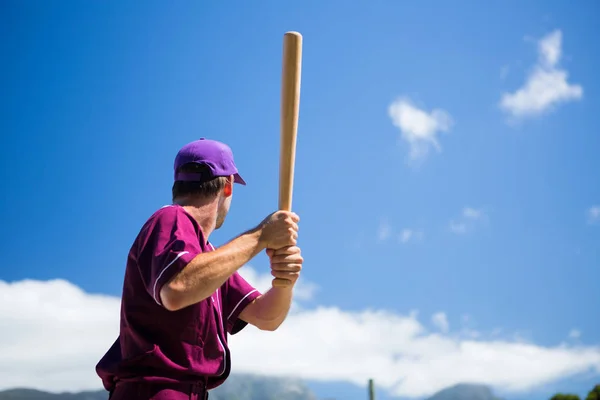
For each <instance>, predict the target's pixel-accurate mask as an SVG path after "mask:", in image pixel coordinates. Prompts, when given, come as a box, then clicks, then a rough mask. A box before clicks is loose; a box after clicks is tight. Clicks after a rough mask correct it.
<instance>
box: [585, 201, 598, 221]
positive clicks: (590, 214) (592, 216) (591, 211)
mask: <svg viewBox="0 0 600 400" xmlns="http://www.w3.org/2000/svg"><path fill="white" fill-rule="evenodd" d="M587 220H588V223H590V224H595V223H600V205H599V206H592V207H590V208H588V210H587Z"/></svg>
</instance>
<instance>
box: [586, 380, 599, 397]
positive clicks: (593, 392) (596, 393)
mask: <svg viewBox="0 0 600 400" xmlns="http://www.w3.org/2000/svg"><path fill="white" fill-rule="evenodd" d="M585 400H600V384H599V385H596V386H594V388H593V389H592V390H591V391H590V392H589V393H588V395H587V397H586V398H585Z"/></svg>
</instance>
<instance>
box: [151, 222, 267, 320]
mask: <svg viewBox="0 0 600 400" xmlns="http://www.w3.org/2000/svg"><path fill="white" fill-rule="evenodd" d="M260 239H261V232H260V230H259V229H253V230H251V231H248V232H246V233H244V234H242V235H240V236H238V237H237V238H235V239H233V240H232V241H230V242H229V243H227V244H225V245H224V246H222V247H219V248H218V249H216V250H214V251H210V252H207V253H200V254H198V255H197V256H196V257H194V258H193V259H192V260H191V261H190V262H189V263H188V264H187V265H186V266H185V268H184V269H183V270H182V271H181V272H180V273H179V274H177V275H175V276H174V277H173V278H172V279H171V280H170V281H169V282H167V283H166V284H165V285H163V286H162V288H161V290H160V298H161V302H162V304H163V305H164V306H165V308H166V309H168V310H170V311H176V310H180V309H182V308H185V307H187V306H189V305H191V304H195V303H198V302H200V301H202V300H204V299H206V298H207V297H209V296H210V295H211V294H212V293H214V292H215V291H216V290H217V289H218V288H219V287H221V286H222V285H223V283H225V281H226V280H227V279H228V278H229V277H230V276H231V275H232V274H233V273H234V272H235V271H237V270H238V269H239V268H241V267H242V266H243V265H244V264H246V263H247V262H248V261H250V260H251V259H252V258H254V257H255V256H256V255H257V254H258V253H260V252H261V251H262V250H263V249H264V244H263V243H262V242H261V240H260Z"/></svg>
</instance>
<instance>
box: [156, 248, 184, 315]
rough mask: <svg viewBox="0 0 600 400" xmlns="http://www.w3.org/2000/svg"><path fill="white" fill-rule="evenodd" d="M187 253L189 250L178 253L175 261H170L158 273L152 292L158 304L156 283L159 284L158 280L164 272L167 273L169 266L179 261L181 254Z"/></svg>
mask: <svg viewBox="0 0 600 400" xmlns="http://www.w3.org/2000/svg"><path fill="white" fill-rule="evenodd" d="M187 253H189V252H188V251H182V252H181V253H179V254H177V257H175V258H174V259H173V261H171V262H170V263H169V265H167V266H166V267H164V268H163V270H162V271H160V274H158V277H157V278H156V280H155V281H154V287H153V289H152V292H153V297H154V301H155V302H156V304H158V305H160V302H159V301H158V300H157V298H156V284H157V283H158V281H159V280H160V277H161V276H162V274H164V273H165V271H166V270H167V268H169V267H170V266H171V265H173V263H174V262H175V261H177V260H178V259H179V257H181V256H183V255H184V254H187Z"/></svg>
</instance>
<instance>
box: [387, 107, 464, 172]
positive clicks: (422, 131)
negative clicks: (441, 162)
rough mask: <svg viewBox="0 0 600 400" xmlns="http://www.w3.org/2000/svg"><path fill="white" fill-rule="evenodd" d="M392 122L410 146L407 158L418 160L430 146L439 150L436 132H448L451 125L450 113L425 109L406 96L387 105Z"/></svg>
mask: <svg viewBox="0 0 600 400" xmlns="http://www.w3.org/2000/svg"><path fill="white" fill-rule="evenodd" d="M388 115H389V117H390V118H391V119H392V124H393V125H394V126H395V127H397V128H398V129H400V137H401V139H402V140H404V141H405V142H407V143H408V145H409V146H410V153H409V159H410V160H412V161H414V160H420V159H423V158H424V157H425V156H427V154H428V153H429V149H430V148H434V149H435V150H437V151H438V152H439V151H441V145H440V143H439V138H438V134H439V133H440V132H448V131H449V130H450V128H451V127H452V125H453V120H452V117H451V116H450V114H449V113H448V112H446V111H444V110H442V109H434V110H431V111H429V112H428V111H425V110H422V109H420V108H418V107H417V106H415V105H414V104H413V103H412V101H411V100H410V99H408V98H406V97H401V98H399V99H397V100H396V101H394V102H393V103H392V104H390V106H389V107H388Z"/></svg>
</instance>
